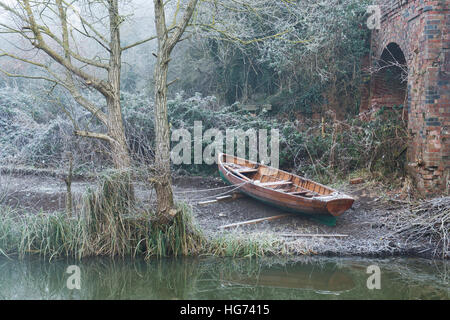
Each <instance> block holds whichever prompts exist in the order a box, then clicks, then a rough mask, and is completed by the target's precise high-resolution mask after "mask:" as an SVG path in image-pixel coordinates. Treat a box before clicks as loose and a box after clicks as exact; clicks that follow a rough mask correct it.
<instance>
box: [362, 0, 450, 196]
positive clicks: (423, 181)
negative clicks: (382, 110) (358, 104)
mask: <svg viewBox="0 0 450 320" xmlns="http://www.w3.org/2000/svg"><path fill="white" fill-rule="evenodd" d="M377 2H378V5H379V6H380V8H381V13H382V18H381V25H380V29H379V30H373V31H372V40H371V47H372V49H371V62H370V63H371V64H372V65H376V66H377V67H376V69H377V70H378V71H377V72H376V73H374V74H373V76H372V77H371V80H370V86H369V87H370V89H369V94H368V99H367V101H366V103H363V104H362V109H364V107H363V106H364V104H365V105H366V107H365V108H376V106H377V105H378V106H394V105H397V106H398V105H400V104H402V105H404V106H405V108H406V110H407V114H406V110H405V117H407V118H408V131H409V133H410V135H411V138H410V140H409V143H408V148H407V161H408V172H409V174H410V175H411V176H412V177H413V180H414V181H415V184H416V186H417V188H418V190H420V191H421V192H423V193H424V194H439V193H440V194H442V193H448V192H449V189H450V186H449V184H450V182H449V178H450V32H449V31H450V11H449V9H450V1H449V0H440V1H427V0H406V1H405V0H378V1H377ZM383 66H387V67H385V68H384V67H383ZM402 75H403V77H402Z"/></svg>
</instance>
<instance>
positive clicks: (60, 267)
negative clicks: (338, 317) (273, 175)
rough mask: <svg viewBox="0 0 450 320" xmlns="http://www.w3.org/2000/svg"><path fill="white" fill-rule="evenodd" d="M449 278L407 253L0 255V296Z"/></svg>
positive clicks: (378, 294)
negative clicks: (41, 257) (130, 256)
mask: <svg viewBox="0 0 450 320" xmlns="http://www.w3.org/2000/svg"><path fill="white" fill-rule="evenodd" d="M69 266H76V267H71V268H69ZM68 268H69V271H70V273H67V271H68ZM78 271H79V273H78ZM378 271H379V272H378ZM78 275H79V277H78ZM74 277H75V278H74ZM449 278H450V263H449V262H448V261H441V260H427V259H412V258H392V259H362V258H327V257H305V258H300V259H296V260H283V259H279V258H277V259H269V258H265V259H251V260H250V259H222V258H212V257H206V258H195V259H194V258H189V259H186V258H183V259H155V260H152V261H143V260H130V259H125V260H110V259H99V258H95V259H88V260H83V261H82V262H79V261H65V260H64V261H52V262H46V261H43V260H38V259H27V260H22V261H18V260H11V259H7V258H0V299H232V300H236V299H449V297H450V289H449ZM78 279H79V282H77V281H78ZM77 284H79V288H80V289H76V288H73V287H74V286H75V287H76V286H77ZM70 288H72V289H70Z"/></svg>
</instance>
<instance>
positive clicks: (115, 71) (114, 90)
mask: <svg viewBox="0 0 450 320" xmlns="http://www.w3.org/2000/svg"><path fill="white" fill-rule="evenodd" d="M109 1H110V7H109V19H110V28H109V29H110V38H111V40H110V46H111V54H110V59H109V71H108V82H109V84H110V86H111V88H110V89H111V94H110V96H109V97H108V98H107V99H106V104H107V107H108V135H109V136H110V137H111V138H112V139H113V140H114V141H113V142H111V157H112V159H113V162H114V167H115V168H116V169H118V170H124V169H129V168H130V166H131V159H130V154H129V151H128V145H127V140H126V137H125V129H124V125H123V119H122V109H121V106H120V73H121V63H122V61H121V59H122V49H121V48H120V29H119V25H120V16H119V9H118V0H109Z"/></svg>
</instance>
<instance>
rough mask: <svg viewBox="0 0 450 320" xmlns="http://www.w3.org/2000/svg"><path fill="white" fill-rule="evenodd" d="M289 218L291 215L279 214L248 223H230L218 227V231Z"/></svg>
mask: <svg viewBox="0 0 450 320" xmlns="http://www.w3.org/2000/svg"><path fill="white" fill-rule="evenodd" d="M289 216H293V214H280V215H278V216H271V217H266V218H259V219H253V220H248V221H242V222H236V223H231V224H226V225H224V226H220V227H218V229H227V228H232V227H239V226H243V225H247V224H255V223H260V222H263V221H269V220H276V219H281V218H284V217H289Z"/></svg>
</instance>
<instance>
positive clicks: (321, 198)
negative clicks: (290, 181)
mask: <svg viewBox="0 0 450 320" xmlns="http://www.w3.org/2000/svg"><path fill="white" fill-rule="evenodd" d="M224 156H226V157H231V158H234V159H241V160H243V161H244V162H248V163H251V164H255V165H259V166H263V167H265V168H272V167H269V166H267V165H264V164H260V163H257V162H254V161H251V160H246V159H242V158H239V157H236V156H230V155H228V154H225V153H220V154H219V155H218V162H219V166H220V167H221V168H223V169H224V170H225V171H226V172H229V173H230V174H233V175H234V176H235V177H236V178H237V179H239V180H240V181H242V182H243V183H244V182H246V183H250V184H251V185H252V186H255V187H258V188H261V189H263V190H267V191H275V192H277V193H279V194H283V195H285V196H288V197H290V198H292V199H302V200H307V201H311V200H319V201H331V200H337V199H353V198H352V197H350V196H348V195H346V194H343V193H341V192H339V191H338V190H336V189H333V188H330V187H328V186H325V185H323V184H320V183H318V182H315V181H313V180H310V179H307V178H304V177H301V176H298V175H296V174H294V173H290V172H287V171H284V170H281V169H277V168H272V169H275V170H278V171H279V172H282V173H286V174H288V175H290V176H295V177H297V178H299V179H302V180H304V181H306V182H311V183H313V184H316V185H318V186H320V187H323V188H325V189H328V190H330V191H331V192H330V193H329V194H327V195H323V194H322V195H317V196H316V195H314V196H312V197H304V196H302V195H294V194H289V193H286V192H283V191H281V190H278V189H273V188H268V187H266V186H261V185H258V184H256V183H255V182H254V180H252V179H250V178H249V180H248V181H246V180H244V179H242V178H241V177H239V176H238V175H236V174H235V173H234V172H233V171H231V170H229V169H228V168H227V167H226V166H225V163H226V162H223V161H222V160H223V157H224ZM307 190H309V189H307ZM309 191H311V192H314V191H312V190H309ZM353 200H354V199H353Z"/></svg>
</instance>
